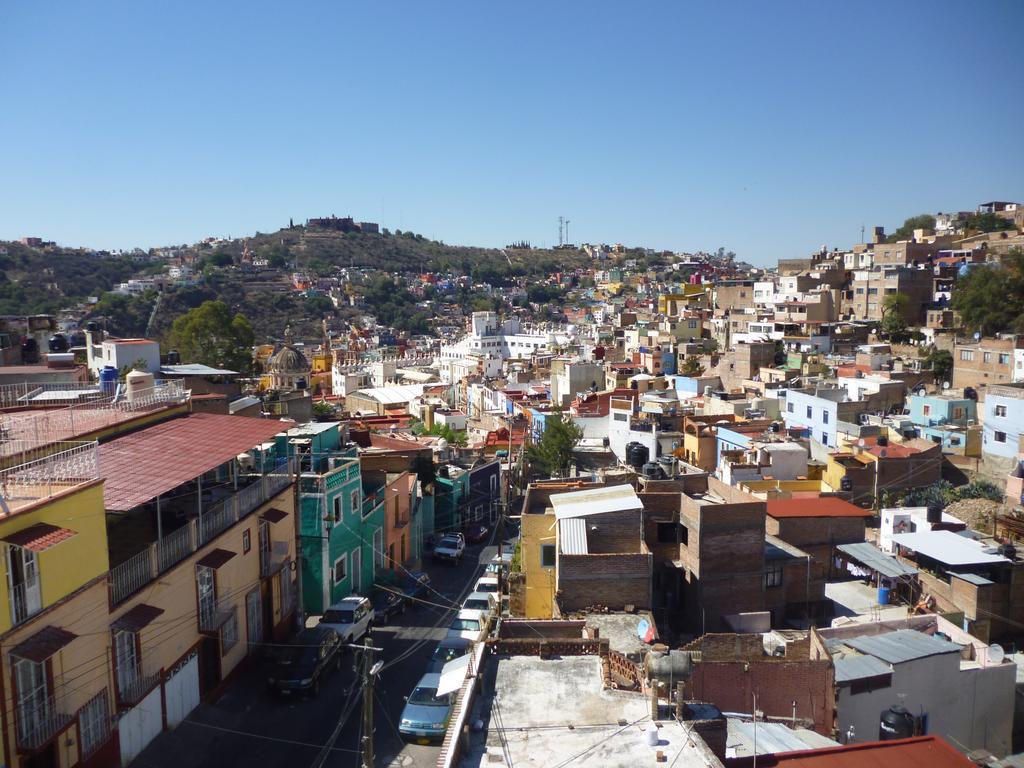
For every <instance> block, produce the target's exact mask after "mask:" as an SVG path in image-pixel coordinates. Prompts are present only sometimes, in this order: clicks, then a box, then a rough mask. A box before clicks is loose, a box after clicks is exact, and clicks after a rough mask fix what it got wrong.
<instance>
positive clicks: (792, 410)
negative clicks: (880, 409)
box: [782, 387, 848, 448]
mask: <svg viewBox="0 0 1024 768" xmlns="http://www.w3.org/2000/svg"><path fill="white" fill-rule="evenodd" d="M847 400H848V397H847V392H846V390H845V389H840V388H830V387H816V388H807V389H791V390H789V392H787V393H786V409H785V410H784V411H783V412H782V420H783V421H784V422H786V426H787V427H803V428H804V429H806V430H807V431H808V433H809V436H810V438H811V439H812V440H817V441H818V442H819V443H821V444H822V445H826V446H828V447H830V448H835V447H836V446H837V445H838V442H839V441H838V424H839V416H840V409H839V404H840V403H843V402H846V401H847Z"/></svg>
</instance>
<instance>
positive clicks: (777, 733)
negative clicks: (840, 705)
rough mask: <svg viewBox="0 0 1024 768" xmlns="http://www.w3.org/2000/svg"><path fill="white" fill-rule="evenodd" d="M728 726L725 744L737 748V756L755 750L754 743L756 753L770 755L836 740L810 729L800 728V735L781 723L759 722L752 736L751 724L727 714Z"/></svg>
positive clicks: (822, 745) (796, 750) (752, 725)
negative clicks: (809, 740)
mask: <svg viewBox="0 0 1024 768" xmlns="http://www.w3.org/2000/svg"><path fill="white" fill-rule="evenodd" d="M726 722H727V726H728V742H727V744H726V746H727V748H728V747H733V748H734V749H736V753H737V754H736V756H737V757H746V756H748V755H752V754H753V753H754V744H755V743H756V744H757V754H759V755H773V754H776V753H777V752H798V751H802V750H805V749H814V748H819V749H820V748H822V747H830V746H835V745H836V743H837V742H835V741H832V739H826V738H825V737H824V736H819V735H818V734H816V733H814V732H813V731H803V733H804V734H805V736H804V737H803V738H801V735H800V734H799V733H798V732H797V731H795V730H793V729H792V728H790V727H789V726H786V725H783V724H782V723H768V722H763V721H762V722H759V723H758V724H757V737H756V738H755V736H754V724H753V723H752V722H750V723H748V722H747V721H745V720H738V719H736V718H734V717H730V718H729V719H728V720H727V721H726ZM807 736H810V737H811V739H813V742H814V743H813V745H812V744H809V743H808V738H807Z"/></svg>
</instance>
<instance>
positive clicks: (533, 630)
mask: <svg viewBox="0 0 1024 768" xmlns="http://www.w3.org/2000/svg"><path fill="white" fill-rule="evenodd" d="M586 625H587V623H586V622H585V621H571V620H569V621H538V620H529V619H527V620H522V619H507V620H505V621H502V622H501V630H500V633H499V637H500V638H501V639H502V640H506V639H514V638H523V637H525V638H529V639H534V638H538V637H544V638H549V639H554V638H560V639H565V638H570V639H574V640H579V639H580V638H582V637H583V630H584V628H585V627H586Z"/></svg>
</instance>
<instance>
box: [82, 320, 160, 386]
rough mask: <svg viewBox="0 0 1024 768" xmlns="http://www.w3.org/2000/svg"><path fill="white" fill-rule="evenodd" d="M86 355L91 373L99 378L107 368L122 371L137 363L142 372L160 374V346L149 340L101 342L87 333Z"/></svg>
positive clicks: (92, 333)
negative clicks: (101, 372)
mask: <svg viewBox="0 0 1024 768" xmlns="http://www.w3.org/2000/svg"><path fill="white" fill-rule="evenodd" d="M85 353H86V362H87V364H88V366H89V372H90V373H92V374H93V375H94V376H97V377H98V376H99V374H100V371H101V370H103V369H104V368H106V367H107V366H111V367H113V368H116V369H117V370H119V371H120V370H121V369H122V368H132V367H134V366H135V365H136V364H137V363H138V364H139V365H140V369H141V370H144V371H147V372H149V373H152V374H155V375H156V374H159V373H160V344H159V343H157V342H155V341H150V340H149V339H106V340H103V341H99V340H98V338H97V336H96V334H95V333H94V332H93V331H86V333H85Z"/></svg>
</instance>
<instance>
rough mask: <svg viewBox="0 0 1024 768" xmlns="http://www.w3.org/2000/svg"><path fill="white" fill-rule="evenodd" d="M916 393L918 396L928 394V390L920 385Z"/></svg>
mask: <svg viewBox="0 0 1024 768" xmlns="http://www.w3.org/2000/svg"><path fill="white" fill-rule="evenodd" d="M917 394H918V396H919V397H924V396H925V395H927V394H928V390H927V389H925V388H924V387H921V388H920V389H919V390H917Z"/></svg>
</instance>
